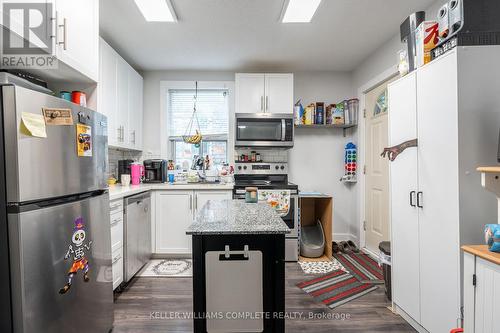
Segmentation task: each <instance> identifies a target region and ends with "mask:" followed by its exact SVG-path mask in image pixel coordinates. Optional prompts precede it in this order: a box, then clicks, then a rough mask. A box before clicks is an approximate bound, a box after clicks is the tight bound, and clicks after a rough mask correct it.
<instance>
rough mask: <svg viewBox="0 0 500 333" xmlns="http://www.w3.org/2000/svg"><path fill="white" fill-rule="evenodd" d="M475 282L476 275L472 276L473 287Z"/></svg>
mask: <svg viewBox="0 0 500 333" xmlns="http://www.w3.org/2000/svg"><path fill="white" fill-rule="evenodd" d="M476 282H477V278H476V274H472V285H473V286H474V287H475V286H476Z"/></svg>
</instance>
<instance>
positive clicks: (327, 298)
mask: <svg viewBox="0 0 500 333" xmlns="http://www.w3.org/2000/svg"><path fill="white" fill-rule="evenodd" d="M297 287H299V288H300V289H302V290H303V291H305V292H306V293H307V294H309V295H311V296H312V297H314V300H315V301H317V302H321V303H323V304H325V305H326V306H328V307H329V308H330V309H334V308H336V307H337V306H340V305H342V304H345V303H347V302H350V301H352V300H355V299H357V298H359V297H361V296H363V295H366V294H368V293H369V292H372V291H374V290H375V289H377V288H378V287H377V286H376V285H373V283H362V282H359V281H358V279H356V277H354V276H353V275H351V274H349V273H346V272H344V271H342V270H336V271H334V272H331V273H329V274H327V275H324V276H321V277H317V278H315V279H312V280H308V281H304V282H301V283H299V284H297Z"/></svg>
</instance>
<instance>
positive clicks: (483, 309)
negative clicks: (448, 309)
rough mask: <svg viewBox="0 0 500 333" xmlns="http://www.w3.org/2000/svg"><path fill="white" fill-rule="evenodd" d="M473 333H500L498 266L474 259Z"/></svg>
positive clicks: (499, 269)
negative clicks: (474, 300)
mask: <svg viewBox="0 0 500 333" xmlns="http://www.w3.org/2000/svg"><path fill="white" fill-rule="evenodd" d="M474 313H475V320H474V328H475V329H474V333H490V332H500V321H499V320H498V318H499V317H498V315H499V314H500V266H499V265H496V264H493V263H491V262H489V261H486V260H483V259H481V258H478V257H476V309H475V312H474Z"/></svg>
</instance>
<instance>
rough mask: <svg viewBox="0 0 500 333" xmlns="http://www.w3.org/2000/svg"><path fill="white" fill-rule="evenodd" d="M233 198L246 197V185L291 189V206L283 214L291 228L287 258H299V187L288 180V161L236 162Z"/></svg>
mask: <svg viewBox="0 0 500 333" xmlns="http://www.w3.org/2000/svg"><path fill="white" fill-rule="evenodd" d="M234 181H235V184H234V189H233V199H245V187H250V186H251V187H257V188H258V189H259V191H260V190H273V191H280V190H289V191H290V208H289V210H288V214H286V215H285V216H282V219H283V221H284V222H285V223H286V224H287V225H288V227H289V228H290V229H291V233H290V234H288V235H287V236H286V241H285V246H286V253H285V260H286V261H297V259H298V229H299V226H298V221H299V216H298V214H299V212H298V205H299V200H298V195H299V187H298V185H296V184H293V183H289V182H288V164H287V163H264V162H261V163H249V162H236V163H235V172H234Z"/></svg>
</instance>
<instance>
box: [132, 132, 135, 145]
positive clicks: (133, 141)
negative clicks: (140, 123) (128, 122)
mask: <svg viewBox="0 0 500 333" xmlns="http://www.w3.org/2000/svg"><path fill="white" fill-rule="evenodd" d="M132 134H133V136H134V140H132V143H133V144H134V145H135V130H133V131H132Z"/></svg>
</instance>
